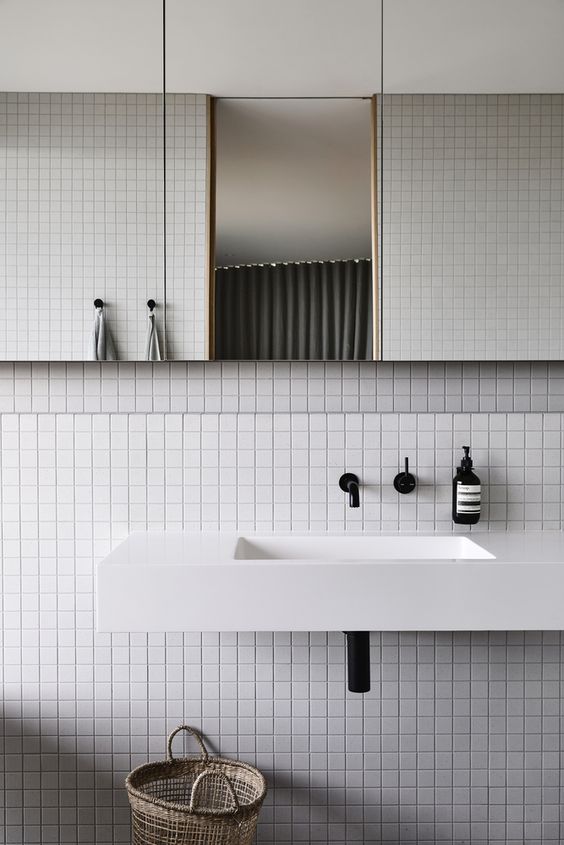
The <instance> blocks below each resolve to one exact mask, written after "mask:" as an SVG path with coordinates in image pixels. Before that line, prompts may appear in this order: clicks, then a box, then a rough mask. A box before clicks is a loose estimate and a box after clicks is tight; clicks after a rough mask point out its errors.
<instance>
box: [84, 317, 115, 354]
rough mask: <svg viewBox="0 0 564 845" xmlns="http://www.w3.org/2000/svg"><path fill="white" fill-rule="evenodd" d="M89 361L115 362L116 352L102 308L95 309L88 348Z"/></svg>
mask: <svg viewBox="0 0 564 845" xmlns="http://www.w3.org/2000/svg"><path fill="white" fill-rule="evenodd" d="M88 360H89V361H115V360H116V350H115V347H114V342H113V340H112V336H111V334H110V332H109V330H108V327H107V325H106V318H105V316H104V309H103V308H96V313H95V315H94V326H93V328H92V334H91V335H90V343H89V346H88Z"/></svg>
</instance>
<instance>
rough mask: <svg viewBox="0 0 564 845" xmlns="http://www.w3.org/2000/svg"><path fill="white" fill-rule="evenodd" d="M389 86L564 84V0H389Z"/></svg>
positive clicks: (396, 89)
mask: <svg viewBox="0 0 564 845" xmlns="http://www.w3.org/2000/svg"><path fill="white" fill-rule="evenodd" d="M384 91H386V92H387V93H393V94H420V93H425V94H450V93H472V94H481V93H484V94H490V93H491V94H501V93H505V94H527V93H531V94H533V93H561V92H563V91H564V2H562V0H533V2H532V0H471V2H469V0H384Z"/></svg>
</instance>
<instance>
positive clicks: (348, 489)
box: [339, 472, 360, 508]
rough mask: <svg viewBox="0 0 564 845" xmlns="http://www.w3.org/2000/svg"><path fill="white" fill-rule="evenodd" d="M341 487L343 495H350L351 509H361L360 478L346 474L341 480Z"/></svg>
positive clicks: (352, 474)
mask: <svg viewBox="0 0 564 845" xmlns="http://www.w3.org/2000/svg"><path fill="white" fill-rule="evenodd" d="M339 487H340V488H341V490H342V491H343V493H348V494H349V507H351V508H358V507H360V492H359V480H358V476H357V475H354V473H352V472H345V473H344V474H343V475H342V476H341V477H340V478H339Z"/></svg>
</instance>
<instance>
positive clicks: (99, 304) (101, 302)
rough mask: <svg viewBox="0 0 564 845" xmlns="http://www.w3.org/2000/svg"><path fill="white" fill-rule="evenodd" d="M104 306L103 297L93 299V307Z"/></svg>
mask: <svg viewBox="0 0 564 845" xmlns="http://www.w3.org/2000/svg"><path fill="white" fill-rule="evenodd" d="M103 307H104V300H103V299H95V300H94V308H103Z"/></svg>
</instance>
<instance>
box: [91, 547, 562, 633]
mask: <svg viewBox="0 0 564 845" xmlns="http://www.w3.org/2000/svg"><path fill="white" fill-rule="evenodd" d="M97 576H98V577H97V618H98V630H99V631H115V632H117V631H131V632H134V631H331V630H341V631H363V630H365V631H368V630H380V631H402V630H403V631H407V630H422V631H424V630H426V631H439V630H451V631H456V630H515V629H517V630H562V629H564V535H563V534H562V533H561V532H535V533H533V532H531V533H517V532H515V533H513V532H508V533H493V532H492V533H482V534H478V533H474V534H473V535H472V538H470V537H469V536H467V535H425V536H423V535H405V534H396V535H392V534H389V535H374V536H370V535H355V536H346V535H336V536H333V535H322V536H314V535H304V536H297V535H287V536H283V535H272V536H254V535H251V534H245V535H236V534H232V533H216V534H209V533H206V534H203V533H202V534H194V533H188V532H138V533H134V534H131V535H130V536H129V537H128V538H127V539H126V540H125V541H124V542H123V543H121V544H120V545H119V546H118V547H117V548H116V549H115V550H114V551H113V552H112V553H111V554H110V555H109V556H108V557H107V558H106V559H105V560H103V561H102V562H101V563H100V564H99V565H98V573H97Z"/></svg>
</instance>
